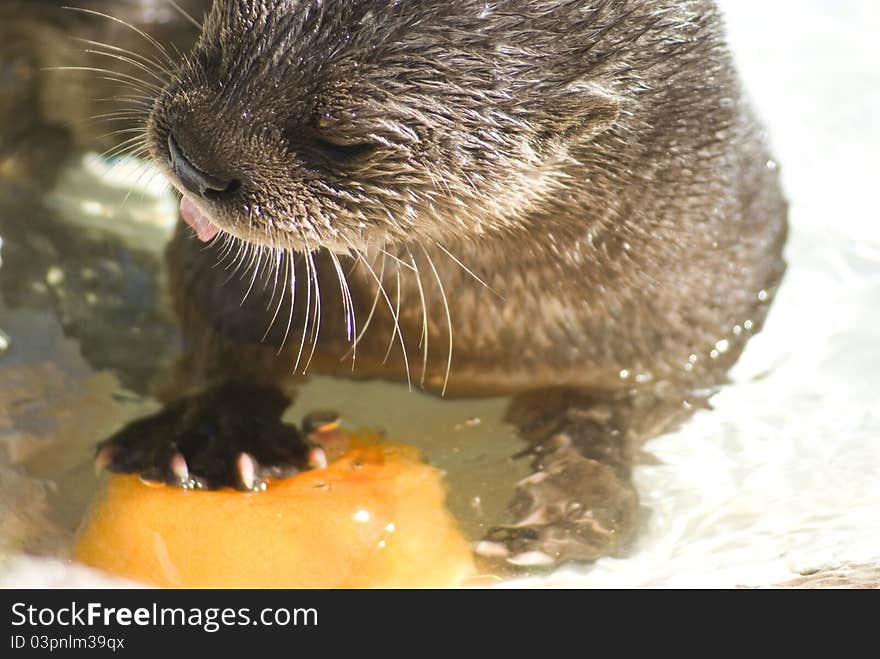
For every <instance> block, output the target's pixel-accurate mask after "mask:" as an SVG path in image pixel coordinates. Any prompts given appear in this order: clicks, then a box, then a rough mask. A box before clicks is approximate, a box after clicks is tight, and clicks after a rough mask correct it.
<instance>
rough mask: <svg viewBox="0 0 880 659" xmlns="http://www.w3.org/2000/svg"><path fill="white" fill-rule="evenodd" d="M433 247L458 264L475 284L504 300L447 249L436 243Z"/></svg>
mask: <svg viewBox="0 0 880 659" xmlns="http://www.w3.org/2000/svg"><path fill="white" fill-rule="evenodd" d="M434 245H436V246H437V248H438V249H440V250H441V251H442V252H443V253H444V254H446V256H448V257H449V258H451V259H452V260H453V261H455V263H456V264H458V265H459V267H461V269H462V270H464V271H465V272H466V273H468V274H469V275H470V276H471V277H473V279H474V281H476V282H477V283H479V284H480V285H482V286H483V287H484V288H486V289H487V290H489V291H492V292H493V293H494V294H495V295H497V296H498V297H499V298H500V299H502V300H503V299H504V297H503V296H502V295H501V294H500V293H499V292H498V291H496V290H495V289H494V288H492V287H491V286H489V284H487V283H486V282H484V281H483V280H482V279H480V278H479V277H478V276H477V275H475V274H474V272H473V270H471V269H470V268H468V267H467V266H466V265H465V264H464V263H462V262H461V261H460V260H459V259H457V258H456V257H455V256H454V255H453V254H452V252H450V251H449V250H448V249H446V248H445V247H444V246H443V245H441V244H440V243H438V242H435V243H434Z"/></svg>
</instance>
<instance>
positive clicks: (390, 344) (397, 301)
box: [382, 268, 400, 364]
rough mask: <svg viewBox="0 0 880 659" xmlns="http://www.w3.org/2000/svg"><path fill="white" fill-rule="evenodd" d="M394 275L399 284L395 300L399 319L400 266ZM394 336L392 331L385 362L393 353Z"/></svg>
mask: <svg viewBox="0 0 880 659" xmlns="http://www.w3.org/2000/svg"><path fill="white" fill-rule="evenodd" d="M394 275H395V281H396V286H397V293H396V295H395V302H394V317H395V319H397V318H400V268H397V270H395V271H394ZM395 322H396V321H395ZM394 337H395V334H394V332H392V333H391V339H390V340H389V341H388V349H387V350H386V351H385V357H383V358H382V363H383V364H384V363H385V362H387V361H388V357H389V355H391V349H392V348H393V347H394Z"/></svg>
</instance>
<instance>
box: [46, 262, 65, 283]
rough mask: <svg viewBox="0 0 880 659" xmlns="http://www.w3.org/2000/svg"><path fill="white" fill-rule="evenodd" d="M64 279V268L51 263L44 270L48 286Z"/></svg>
mask: <svg viewBox="0 0 880 659" xmlns="http://www.w3.org/2000/svg"><path fill="white" fill-rule="evenodd" d="M63 281H64V270H62V269H61V268H59V267H58V266H57V265H53V266H52V267H51V268H49V269H48V270H47V271H46V283H47V284H49V286H57V285H58V284H60V283H61V282H63Z"/></svg>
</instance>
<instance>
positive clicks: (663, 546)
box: [0, 0, 880, 586]
mask: <svg viewBox="0 0 880 659" xmlns="http://www.w3.org/2000/svg"><path fill="white" fill-rule="evenodd" d="M722 5H723V6H724V8H725V9H726V11H727V14H728V22H729V27H730V33H731V41H732V44H733V47H734V50H735V52H736V54H737V57H738V59H739V62H740V65H741V70H742V73H743V77H744V79H745V81H746V84H747V87H748V89H749V90H750V92H751V94H752V96H753V98H754V100H755V104H756V106H757V107H758V110H759V113H760V115H761V116H762V118H763V119H764V120H765V122H766V124H767V126H768V130H769V133H770V135H771V141H772V143H773V145H774V151H775V153H776V154H777V156H778V159H779V161H780V162H781V163H782V164H783V180H784V182H785V186H786V189H787V191H788V194H789V197H790V199H791V202H792V210H791V223H792V235H791V239H790V242H789V245H788V247H787V250H786V255H787V260H788V262H789V270H788V273H787V275H786V279H785V282H784V285H783V286H782V288H781V290H780V292H779V295H778V297H777V299H776V301H775V302H774V307H773V309H772V311H771V313H770V316H769V319H768V322H767V325H766V327H765V329H764V331H763V332H762V333H761V334H760V335H758V336H757V337H756V338H755V339H753V340H752V342H751V343H750V345H749V347H748V348H747V350H746V352H745V354H744V355H743V358H742V359H741V361H740V363H739V364H737V366H736V367H735V369H734V371H733V384H731V385H730V386H728V387H725V388H724V389H723V390H722V391H721V392H719V393H718V394H717V395H716V396H715V397H714V398H713V400H712V403H713V407H714V409H713V410H711V411H706V412H699V413H697V414H696V415H695V416H694V418H693V419H692V420H691V421H690V422H689V423H688V424H687V425H686V426H685V427H684V428H683V429H681V430H680V431H678V432H676V433H674V434H670V435H667V436H665V437H661V438H658V439H655V440H653V441H652V442H651V443H650V444H648V446H647V449H648V450H649V451H650V452H651V454H652V455H653V456H654V457H656V459H657V460H656V464H645V465H643V466H641V467H639V468H638V469H637V471H636V481H637V485H638V488H639V492H640V495H641V498H642V505H643V507H644V509H645V511H646V521H645V525H644V527H643V529H642V533H641V535H640V536H639V540H638V542H637V544H636V546H635V547H634V548H633V551H632V552H631V553H630V554H629V555H628V556H627V557H625V558H619V559H603V560H600V561H599V562H598V563H596V564H595V565H593V566H588V567H582V568H564V569H562V570H560V571H558V572H557V573H555V574H553V575H551V576H548V577H542V578H540V579H537V578H536V579H533V580H531V582H530V583H532V584H535V585H542V584H543V585H553V586H568V585H579V586H580V585H586V586H646V585H648V586H735V585H739V584H743V585H765V584H770V583H777V582H783V581H786V580H788V579H791V578H793V577H795V576H796V575H797V574H799V573H800V572H806V571H811V570H815V569H819V568H823V567H826V566H832V565H836V564H839V563H850V562H852V563H880V406H878V404H877V402H876V401H877V395H878V393H880V341H878V338H880V332H878V329H877V328H878V327H880V223H878V219H880V218H878V213H877V210H876V207H875V205H874V203H873V195H872V190H873V187H872V186H873V185H874V184H875V181H874V179H875V178H876V174H877V172H876V165H875V158H874V156H875V154H876V153H877V150H878V147H880V128H878V126H877V123H876V121H875V120H874V117H876V116H880V65H878V64H877V62H880V47H878V46H877V45H875V43H874V35H876V34H877V32H878V28H880V9H877V8H876V7H875V6H874V4H873V3H870V2H868V1H867V0H865V1H862V2H856V1H854V0H850V1H843V2H830V1H819V0H813V1H811V2H794V1H793V0H777V2H774V3H765V2H760V1H758V0H737V1H736V2H733V0H728V1H726V2H723V3H722ZM792 17H796V18H795V19H794V21H795V22H794V23H792V20H793V19H792ZM39 135H40V137H39V142H38V143H36V145H35V146H36V147H38V149H35V150H39V151H45V155H44V156H40V157H44V161H39V160H37V162H48V163H53V164H58V163H55V160H54V159H53V157H52V156H53V154H54V153H56V152H64V148H63V144H60V142H62V141H63V138H62V137H59V136H53V135H54V134H52V133H48V132H41V133H40V134H39ZM30 144H31V145H34V144H35V143H33V142H31V143H30ZM0 145H3V143H2V142H0ZM7 146H8V145H7ZM13 147H14V145H13ZM9 152H12V153H16V150H15V148H9V149H7V150H6V151H4V153H7V154H8V153H9ZM38 156H39V154H37V155H35V154H34V153H29V155H28V156H27V158H26V159H25V162H29V161H30V160H32V159H34V158H38ZM21 162H22V160H21V158H19V159H18V160H15V159H14V158H12V159H11V160H10V158H8V157H7V158H6V160H4V161H3V162H2V163H0V238H2V240H3V243H2V245H0V258H2V259H3V261H2V266H0V332H2V333H0V446H2V448H0V525H2V526H0V555H4V554H5V555H7V556H8V557H13V560H11V561H8V562H7V564H6V566H5V568H2V567H0V584H4V585H11V584H24V583H31V584H47V585H48V584H73V583H92V582H93V581H94V580H95V579H98V578H99V577H98V576H96V575H94V574H93V573H88V572H86V573H83V572H79V571H76V570H74V569H71V568H68V567H66V566H65V565H63V564H61V563H58V562H56V559H54V558H52V557H63V556H64V554H65V551H66V549H67V547H68V546H69V541H70V534H71V532H72V530H73V528H74V527H75V525H76V523H77V521H78V519H79V516H80V515H81V514H82V511H83V510H84V508H85V506H86V505H87V502H88V501H89V499H90V498H91V496H92V494H93V492H94V489H95V487H96V484H97V481H96V480H95V478H94V476H93V474H92V468H91V446H92V445H93V444H94V443H95V442H96V441H98V440H100V439H102V438H103V437H106V436H107V435H108V434H110V433H111V432H112V431H113V430H115V429H116V428H118V427H120V426H121V425H122V424H124V423H125V422H126V421H128V420H130V419H133V418H136V417H138V416H141V415H143V414H144V413H146V412H148V411H150V410H152V409H155V404H154V403H153V402H152V401H151V400H150V399H149V398H148V397H145V396H144V395H143V392H144V391H145V383H146V382H147V381H148V380H149V379H150V378H151V377H153V376H154V375H155V374H156V373H157V372H158V370H159V368H161V366H162V365H163V364H167V363H168V362H169V361H170V360H171V359H172V358H173V356H174V353H175V351H176V342H177V335H176V330H175V328H174V324H173V320H172V319H171V317H170V316H169V315H168V313H167V312H166V311H165V310H164V306H163V298H162V294H161V291H162V281H161V268H160V267H159V254H160V251H161V247H162V244H163V241H164V237H165V236H166V235H167V232H168V230H169V228H170V227H171V226H172V225H173V222H174V218H175V212H176V211H175V208H174V203H173V200H171V199H170V197H168V196H167V194H166V193H165V191H164V190H165V187H164V185H163V184H162V182H161V181H160V180H159V179H156V178H153V177H150V176H143V175H138V174H135V173H133V172H132V171H130V170H129V169H127V167H126V166H125V165H124V164H123V165H120V164H118V163H117V164H115V165H112V166H109V165H108V163H107V162H106V161H105V160H101V159H99V158H97V157H96V156H94V155H91V156H85V157H83V156H80V155H77V156H76V157H74V158H72V159H69V160H67V161H65V162H64V163H63V165H61V166H60V167H59V168H58V170H57V172H56V174H57V182H56V183H55V184H54V185H53V187H52V192H51V193H50V194H48V195H46V196H45V197H40V196H38V195H35V193H34V188H33V185H32V184H33V181H34V180H38V179H39V177H40V176H42V175H44V174H45V172H46V171H48V169H54V167H53V168H48V169H47V168H46V167H44V166H41V167H34V168H32V169H33V171H34V172H35V173H29V171H30V170H28V168H27V167H23V166H21V165H20V163H21ZM43 187H45V186H43ZM133 187H134V188H135V189H136V192H135V193H134V194H130V193H131V190H132V188H133ZM74 226H75V227H76V231H71V227H74ZM110 336H112V337H113V340H112V341H110V340H104V339H105V338H106V337H110ZM7 342H8V346H6V347H4V346H5V344H6V343H7ZM328 400H332V401H333V403H332V406H333V407H335V408H338V409H340V410H344V414H345V420H346V423H348V424H349V425H350V426H351V427H358V426H360V425H369V426H374V427H375V426H379V427H382V428H385V429H386V430H387V432H388V434H389V435H390V436H392V437H395V438H401V439H410V438H415V437H421V439H420V441H419V445H420V447H421V448H422V450H423V452H424V454H425V456H426V458H427V459H428V460H429V461H431V462H433V463H435V464H438V465H440V466H441V467H443V468H444V469H446V470H447V473H448V479H449V484H450V506H451V507H452V509H453V510H454V512H456V514H458V515H459V517H461V518H462V519H463V520H464V526H465V530H466V531H467V532H468V533H470V534H473V535H478V533H479V530H480V528H481V526H482V525H484V524H486V523H488V522H489V521H491V520H497V519H501V518H503V516H504V505H505V503H506V502H505V499H504V494H503V492H504V491H505V490H506V489H507V488H504V487H498V486H497V485H496V483H497V482H498V481H499V480H500V481H508V482H512V481H513V480H515V479H516V478H518V477H519V476H521V475H522V474H523V473H524V470H525V468H526V465H525V464H524V463H519V462H514V461H511V460H509V459H508V456H510V455H511V454H513V453H514V452H515V451H516V450H517V447H518V445H517V443H516V440H515V439H514V438H513V436H512V433H511V431H510V429H509V428H508V427H506V426H505V425H504V424H503V423H502V422H501V420H500V417H501V414H502V413H503V407H504V401H503V400H501V399H493V400H486V401H463V402H462V401H452V402H444V403H440V402H438V401H436V400H435V399H432V398H430V397H427V396H424V395H421V394H419V393H413V392H408V391H407V389H406V387H405V386H398V385H390V384H367V385H365V384H363V383H361V384H357V385H354V384H351V383H345V382H337V381H333V380H330V379H327V378H315V379H313V380H312V381H311V382H310V383H309V384H308V385H307V386H306V387H305V388H304V389H303V390H302V392H301V393H300V397H299V398H298V400H297V403H296V405H295V406H294V408H293V409H292V410H290V412H289V414H288V415H289V417H290V418H291V420H298V419H299V418H301V416H302V414H303V413H305V412H306V411H308V410H310V409H314V408H322V407H327V401H328ZM477 420H478V421H477ZM426 429H427V431H426ZM475 439H478V440H479V441H474V440H475ZM488 483H492V484H493V486H492V487H489V486H487V484H488ZM476 497H479V499H477V498H476ZM34 554H37V555H41V556H43V557H46V556H48V557H49V558H40V559H33V558H28V557H29V556H32V555H34ZM515 583H520V582H515Z"/></svg>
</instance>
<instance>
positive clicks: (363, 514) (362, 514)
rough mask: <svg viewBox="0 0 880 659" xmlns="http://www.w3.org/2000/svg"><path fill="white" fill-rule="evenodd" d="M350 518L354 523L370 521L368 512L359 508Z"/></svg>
mask: <svg viewBox="0 0 880 659" xmlns="http://www.w3.org/2000/svg"><path fill="white" fill-rule="evenodd" d="M351 517H352V519H353V520H354V521H356V522H369V521H370V511H369V510H365V509H363V508H361V509H360V510H358V511H357V512H356V513H355V514H354V515H352V516H351Z"/></svg>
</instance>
